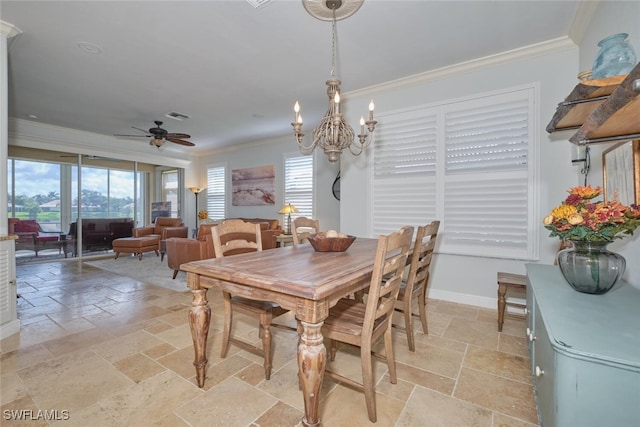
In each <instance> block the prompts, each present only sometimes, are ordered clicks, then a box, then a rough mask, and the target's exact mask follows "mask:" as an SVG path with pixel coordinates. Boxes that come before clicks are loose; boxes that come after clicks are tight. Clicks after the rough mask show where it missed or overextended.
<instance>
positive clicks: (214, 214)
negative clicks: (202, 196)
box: [207, 163, 228, 220]
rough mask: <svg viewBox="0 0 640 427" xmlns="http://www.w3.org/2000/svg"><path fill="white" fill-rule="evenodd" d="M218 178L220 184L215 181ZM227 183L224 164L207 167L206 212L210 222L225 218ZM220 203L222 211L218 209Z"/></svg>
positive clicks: (225, 165)
mask: <svg viewBox="0 0 640 427" xmlns="http://www.w3.org/2000/svg"><path fill="white" fill-rule="evenodd" d="M220 172H221V173H220ZM214 173H215V175H214ZM220 176H221V177H222V182H219V181H216V179H219V178H220ZM227 182H228V179H227V164H226V163H216V164H212V165H209V166H207V212H208V213H209V218H210V219H212V220H222V219H225V218H226V217H227ZM220 190H222V191H220ZM220 203H222V209H220Z"/></svg>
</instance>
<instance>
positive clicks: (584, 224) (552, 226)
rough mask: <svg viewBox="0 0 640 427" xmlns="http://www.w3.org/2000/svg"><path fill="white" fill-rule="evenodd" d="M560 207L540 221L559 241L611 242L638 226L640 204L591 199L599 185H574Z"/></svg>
mask: <svg viewBox="0 0 640 427" xmlns="http://www.w3.org/2000/svg"><path fill="white" fill-rule="evenodd" d="M568 192H569V196H567V198H566V199H565V200H564V202H562V203H561V204H560V205H559V206H556V207H555V208H553V209H552V210H551V214H550V215H547V216H546V217H545V218H544V220H543V224H544V227H545V228H546V229H547V230H549V231H551V234H550V237H555V236H557V237H560V238H561V239H562V240H576V241H580V240H586V241H600V242H602V241H607V242H608V241H612V240H614V239H621V238H622V237H624V235H632V234H633V232H634V230H635V229H636V228H638V227H640V206H638V205H631V206H625V205H623V204H622V203H620V202H619V201H615V200H614V201H609V202H601V201H593V200H592V199H594V198H595V197H597V196H598V195H599V194H600V187H596V188H593V187H591V186H585V187H574V188H571V189H570V190H569V191H568Z"/></svg>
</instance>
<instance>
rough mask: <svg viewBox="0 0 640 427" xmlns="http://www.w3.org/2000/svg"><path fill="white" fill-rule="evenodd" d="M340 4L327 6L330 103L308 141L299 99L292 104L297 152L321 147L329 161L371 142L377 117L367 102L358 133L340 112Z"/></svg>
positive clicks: (361, 148) (327, 4) (372, 107)
mask: <svg viewBox="0 0 640 427" xmlns="http://www.w3.org/2000/svg"><path fill="white" fill-rule="evenodd" d="M341 5H342V1H339V0H337V1H332V2H330V1H327V3H326V6H327V7H329V8H331V10H332V11H333V14H332V15H333V19H332V40H331V77H330V78H329V80H327V81H326V85H327V95H328V97H329V106H328V108H327V112H326V114H325V115H324V117H323V118H322V119H321V120H320V124H319V125H318V126H316V127H315V128H314V129H313V134H312V138H311V143H310V145H305V144H304V142H303V138H304V133H303V132H302V114H301V107H300V104H299V103H298V101H296V103H295V105H294V106H293V111H294V120H293V122H292V123H291V126H293V132H294V135H295V138H296V142H297V144H298V148H299V149H300V152H302V153H303V154H307V155H308V154H311V153H312V152H313V150H314V149H315V148H316V147H319V148H321V149H322V150H323V151H324V152H325V154H326V155H327V157H328V158H329V162H331V163H333V162H336V161H337V160H338V159H339V158H340V155H341V154H342V151H343V150H345V149H348V150H349V151H350V152H351V154H353V155H354V156H357V155H359V154H360V153H362V151H363V150H364V149H365V148H367V147H368V146H369V145H370V144H371V143H372V142H373V134H374V131H375V128H376V124H377V123H378V122H377V121H375V120H374V118H373V110H374V104H373V101H371V102H370V103H369V116H368V120H365V119H364V117H360V133H358V134H356V132H354V130H353V128H352V127H351V126H349V125H348V124H347V123H346V122H345V120H344V116H343V114H342V111H341V108H340V104H341V102H343V101H342V100H341V97H340V83H341V82H340V80H338V78H337V77H336V74H338V71H337V62H338V60H337V50H338V30H337V19H336V10H337V9H338V8H339V7H340V6H341Z"/></svg>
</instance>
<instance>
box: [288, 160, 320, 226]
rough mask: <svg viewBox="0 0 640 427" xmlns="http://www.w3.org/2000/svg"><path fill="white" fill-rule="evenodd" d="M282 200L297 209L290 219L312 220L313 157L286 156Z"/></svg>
mask: <svg viewBox="0 0 640 427" xmlns="http://www.w3.org/2000/svg"><path fill="white" fill-rule="evenodd" d="M284 200H285V204H289V203H291V204H292V205H293V206H295V207H296V208H297V209H298V212H297V213H293V214H291V218H292V219H294V218H297V217H299V216H306V217H308V218H313V156H304V155H298V154H296V155H288V156H286V157H285V161H284Z"/></svg>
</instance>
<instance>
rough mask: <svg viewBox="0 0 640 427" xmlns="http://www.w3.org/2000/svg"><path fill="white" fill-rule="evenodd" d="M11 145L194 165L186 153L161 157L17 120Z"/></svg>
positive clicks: (111, 141)
mask: <svg viewBox="0 0 640 427" xmlns="http://www.w3.org/2000/svg"><path fill="white" fill-rule="evenodd" d="M9 145H14V146H17V147H26V148H38V149H41V150H49V151H60V152H65V153H73V154H90V155H95V156H101V157H111V158H118V159H122V160H129V161H134V162H142V163H147V164H155V165H159V166H172V167H180V168H186V167H188V166H190V165H191V164H192V161H191V160H190V159H189V158H188V157H185V154H184V153H180V152H177V151H171V150H167V149H163V150H162V151H160V154H157V153H156V152H151V153H150V152H149V151H148V150H147V151H142V150H132V149H131V147H130V143H128V142H124V141H122V140H119V139H117V138H114V137H109V136H106V135H100V134H95V133H91V132H85V131H80V130H77V129H71V128H63V127H59V126H53V125H47V124H43V123H37V122H33V121H30V120H24V119H16V118H10V119H9ZM140 147H141V148H149V147H148V145H147V144H145V143H141V144H140ZM152 151H153V150H152ZM156 151H157V150H156Z"/></svg>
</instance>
